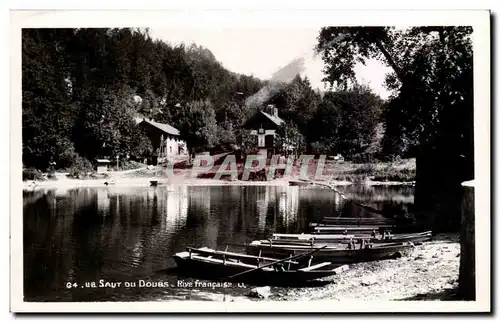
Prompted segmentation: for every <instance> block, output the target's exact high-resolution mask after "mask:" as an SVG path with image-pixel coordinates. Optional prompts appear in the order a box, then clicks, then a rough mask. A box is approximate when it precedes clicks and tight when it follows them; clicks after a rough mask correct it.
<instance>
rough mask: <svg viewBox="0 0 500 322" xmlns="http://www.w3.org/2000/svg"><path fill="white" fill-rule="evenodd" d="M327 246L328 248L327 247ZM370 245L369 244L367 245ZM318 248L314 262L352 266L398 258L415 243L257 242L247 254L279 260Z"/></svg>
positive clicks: (251, 244)
mask: <svg viewBox="0 0 500 322" xmlns="http://www.w3.org/2000/svg"><path fill="white" fill-rule="evenodd" d="M325 245H326V247H325ZM367 245H369V244H367ZM318 247H324V248H323V249H320V250H319V251H318V252H317V253H316V254H315V255H314V261H315V262H317V261H329V262H331V263H332V264H350V263H358V262H368V261H375V260H382V259H390V258H397V257H401V256H406V255H408V254H409V253H411V252H412V251H413V249H414V247H415V245H414V244H413V243H409V242H407V243H386V244H373V245H370V246H366V245H365V243H362V244H361V245H359V248H357V249H356V247H358V246H357V245H353V244H350V245H347V247H346V245H329V244H320V245H313V246H309V245H285V244H270V243H266V242H265V241H260V240H256V241H253V242H251V243H250V244H248V245H247V246H246V252H247V254H250V255H255V254H261V255H262V256H270V257H277V258H285V257H288V256H290V255H291V254H301V253H303V252H307V251H310V250H313V249H316V248H318Z"/></svg>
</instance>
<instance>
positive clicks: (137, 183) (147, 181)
mask: <svg viewBox="0 0 500 322" xmlns="http://www.w3.org/2000/svg"><path fill="white" fill-rule="evenodd" d="M154 179H157V180H158V181H159V186H170V185H186V186H289V185H290V182H292V181H293V182H297V181H301V182H304V185H303V186H304V187H309V188H311V187H314V188H316V187H318V186H325V184H328V185H332V186H347V185H365V186H402V185H406V186H408V185H413V184H414V183H413V182H398V181H364V182H362V183H354V182H351V181H339V180H331V181H317V184H316V182H315V181H313V180H310V181H302V180H298V179H296V178H280V179H274V180H269V181H243V180H234V181H231V180H214V179H200V178H174V179H168V178H161V177H160V178H116V179H115V178H112V177H111V178H107V179H69V178H68V179H60V180H45V181H32V180H30V181H23V182H22V186H23V191H37V190H52V189H76V188H98V187H117V186H119V187H126V186H130V187H150V186H151V180H154ZM106 182H108V185H106V184H105V183H106ZM308 183H309V184H308Z"/></svg>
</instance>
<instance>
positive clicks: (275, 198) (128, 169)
mask: <svg viewBox="0 0 500 322" xmlns="http://www.w3.org/2000/svg"><path fill="white" fill-rule="evenodd" d="M361 13H363V12H362V11H360V12H359V14H358V13H356V12H352V13H342V12H336V13H335V12H330V13H328V14H327V13H326V12H323V13H322V14H321V13H314V12H308V13H303V14H299V13H297V14H296V15H295V18H294V17H288V18H284V17H285V16H286V14H285V13H282V14H281V15H280V14H279V13H274V14H275V16H276V18H275V20H273V19H274V18H273V17H275V16H272V15H269V14H262V17H260V18H258V17H259V15H258V14H257V13H256V14H255V15H256V16H252V18H248V17H247V16H246V15H245V14H241V17H240V19H241V21H240V22H242V23H241V25H238V24H237V22H238V21H237V20H238V18H233V19H232V20H229V22H228V21H222V20H221V19H219V18H218V17H220V15H212V16H210V15H209V14H208V13H207V17H212V18H207V20H203V21H199V22H200V24H196V17H194V18H193V19H192V20H191V24H186V23H185V22H184V23H180V22H179V23H178V24H177V25H176V21H180V18H179V15H177V16H176V15H175V14H173V13H171V12H159V11H158V12H155V13H151V15H150V16H148V15H147V14H146V13H137V16H138V18H137V19H135V20H133V21H128V20H127V19H128V18H130V17H131V13H129V14H128V15H124V16H123V20H120V19H121V18H120V15H119V14H118V13H116V14H113V13H112V12H108V13H106V12H100V13H99V14H95V13H92V12H85V11H82V12H80V13H77V12H73V13H68V14H66V12H64V11H61V12H58V13H57V14H54V13H51V12H41V13H36V12H24V13H23V12H18V13H17V15H14V13H12V12H11V17H13V23H14V24H15V28H14V30H15V32H14V33H13V35H12V36H11V37H12V43H13V44H14V45H13V48H14V49H16V51H15V54H13V55H12V58H11V59H14V60H15V61H14V62H11V68H12V69H13V70H17V71H18V72H17V76H13V77H12V78H11V80H12V82H11V87H12V89H11V90H12V92H15V93H17V95H18V96H19V97H18V98H17V100H16V99H14V100H11V111H12V112H11V113H13V116H12V119H11V127H12V130H11V131H12V138H11V153H12V154H13V156H12V157H11V160H12V163H11V189H12V192H11V214H10V217H11V227H10V229H11V278H10V280H11V302H12V304H11V310H12V311H17V312H30V311H51V312H62V311H64V312H81V311H82V310H83V309H84V310H85V311H86V312H106V311H115V312H128V311H135V312H136V311H153V312H186V313H188V312H214V311H218V312H228V311H239V312H252V311H260V312H276V311H283V312H286V311H290V312H309V311H314V312H319V311H321V312H332V311H333V312H363V311H368V312H374V311H388V312H405V311H413V312H415V311H419V312H424V311H429V312H430V311H445V312H453V311H457V312H461V311H467V312H489V311H490V310H491V306H490V301H491V298H490V297H491V283H492V281H491V279H490V276H491V275H490V247H491V246H490V219H491V213H490V207H489V202H490V190H489V184H490V163H489V162H490V154H489V153H490V143H489V142H490V125H489V124H490V123H489V122H490V120H489V118H490V109H491V108H490V101H489V99H490V96H489V95H490V76H489V71H490V60H489V59H490V56H489V54H490V35H489V32H490V22H489V21H490V12H489V11H487V10H482V11H481V10H478V11H472V10H471V11H460V12H458V11H442V12H428V13H427V14H426V12H425V11H420V12H415V13H412V12H409V11H405V12H401V13H398V12H394V11H392V12H389V11H388V12H386V13H384V14H385V15H386V16H384V14H382V12H381V13H380V14H377V15H376V16H374V14H373V13H370V12H365V13H364V15H363V14H361ZM106 14H109V17H110V18H109V20H106ZM314 14H317V16H316V17H317V18H316V19H315V16H314ZM300 15H302V17H304V19H305V18H308V19H309V20H312V23H311V22H309V23H303V25H301V23H300V22H297V23H293V21H294V19H296V17H297V16H300ZM92 17H94V18H95V20H92V19H93V18H92ZM235 17H238V13H235ZM326 17H329V20H328V19H326ZM363 17H366V20H363ZM14 18H16V19H17V20H16V19H14ZM431 18H432V19H431ZM57 19H60V20H57ZM99 19H101V20H99ZM176 19H178V20H176ZM210 19H212V20H210ZM167 20H168V23H167V22H166V21H167ZM216 20H218V21H219V22H220V24H219V25H217V24H216V23H215V22H216ZM58 21H60V22H61V23H60V24H58V23H57V22H58ZM97 21H99V23H97ZM210 21H213V22H214V24H211V23H209V22H210ZM243 21H246V22H248V21H250V22H251V23H247V24H245V23H243ZM280 21H281V22H282V23H281V24H280ZM16 22H17V24H16ZM162 22H165V23H164V24H162ZM270 22H276V24H271V23H270ZM91 23H95V24H96V25H91ZM259 23H261V24H259ZM106 24H108V25H106ZM16 68H17V69H16ZM478 207H481V208H478ZM479 209H480V210H479ZM374 301H376V302H375V303H379V304H370V303H371V302H374ZM343 302H346V303H350V304H349V305H347V304H343ZM167 303H168V305H167ZM315 303H320V304H315ZM356 303H357V304H356ZM360 303H361V304H360ZM380 303H387V305H385V304H384V305H381V304H380ZM162 304H163V305H162ZM83 305H87V306H83ZM118 305H121V306H118ZM315 305H316V306H315ZM309 306H311V308H308V307H309ZM318 310H319V311H318Z"/></svg>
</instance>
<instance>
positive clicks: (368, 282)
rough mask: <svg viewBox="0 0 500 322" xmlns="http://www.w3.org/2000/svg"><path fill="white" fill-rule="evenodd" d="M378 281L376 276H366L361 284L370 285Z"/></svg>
mask: <svg viewBox="0 0 500 322" xmlns="http://www.w3.org/2000/svg"><path fill="white" fill-rule="evenodd" d="M375 283H377V281H376V280H375V279H374V278H365V279H363V280H362V281H361V286H370V285H373V284H375Z"/></svg>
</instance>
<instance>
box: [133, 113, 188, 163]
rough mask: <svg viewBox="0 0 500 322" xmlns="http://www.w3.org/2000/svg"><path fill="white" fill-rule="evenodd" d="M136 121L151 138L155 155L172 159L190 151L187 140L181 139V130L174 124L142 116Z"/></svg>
mask: <svg viewBox="0 0 500 322" xmlns="http://www.w3.org/2000/svg"><path fill="white" fill-rule="evenodd" d="M135 121H136V124H137V126H139V127H140V128H141V129H143V130H144V132H145V133H146V136H147V137H148V138H149V139H150V140H151V145H152V146H153V151H154V152H153V157H156V158H158V157H160V158H162V159H163V158H167V159H171V158H172V157H174V156H177V155H185V154H187V153H188V151H187V145H186V142H185V141H184V140H182V139H181V135H180V131H179V130H178V129H176V128H175V127H173V126H172V125H170V124H166V123H160V122H156V121H154V120H153V119H149V118H145V117H140V116H138V117H136V118H135ZM162 142H163V146H161V143H162ZM160 148H161V149H160ZM160 154H161V155H160ZM153 162H154V161H153Z"/></svg>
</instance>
